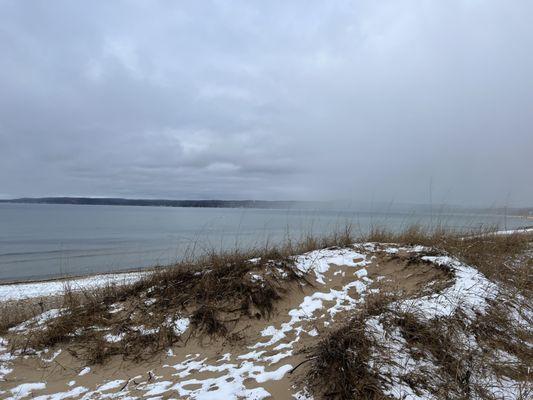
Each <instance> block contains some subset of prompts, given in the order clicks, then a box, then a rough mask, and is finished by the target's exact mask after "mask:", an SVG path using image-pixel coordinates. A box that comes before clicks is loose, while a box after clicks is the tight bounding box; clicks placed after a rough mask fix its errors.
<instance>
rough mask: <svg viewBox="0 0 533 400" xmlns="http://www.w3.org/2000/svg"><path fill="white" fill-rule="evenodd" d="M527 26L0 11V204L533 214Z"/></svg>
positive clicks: (371, 4) (367, 9) (145, 9)
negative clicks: (74, 200)
mask: <svg viewBox="0 0 533 400" xmlns="http://www.w3.org/2000/svg"><path fill="white" fill-rule="evenodd" d="M531 15H533V3H532V2H531V1H526V0H524V1H520V0H517V1H511V2H502V1H496V0H485V1H481V0H450V1H445V2H444V1H443V2H431V1H415V0H412V1H409V0H405V1H404V0H402V1H393V0H385V1H379V2H376V1H367V0H359V1H347V0H344V1H331V2H320V1H294V2H250V1H201V2H200V1H191V2H173V1H122V2H121V1H116V2H107V1H91V2H71V1H54V2H48V1H35V2H21V1H2V2H0V54H1V57H0V88H1V90H0V196H3V197H14V196H46V195H83V196H121V197H146V198H182V199H212V198H219V199H249V198H250V199H301V200H306V199H339V198H342V199H353V200H363V201H366V200H380V201H398V202H427V201H428V200H429V194H430V193H431V196H432V201H434V202H443V203H457V204H479V205H490V204H502V203H509V204H515V205H531V204H533V178H532V171H533V154H532V153H533V51H531V49H533V25H532V24H531V18H530V17H531Z"/></svg>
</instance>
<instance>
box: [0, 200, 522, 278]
mask: <svg viewBox="0 0 533 400" xmlns="http://www.w3.org/2000/svg"><path fill="white" fill-rule="evenodd" d="M347 223H351V224H353V227H354V232H355V233H356V234H357V233H358V232H359V231H360V232H363V233H364V232H367V231H368V229H369V228H370V227H371V226H376V225H378V226H386V227H388V228H389V229H392V230H397V229H402V228H405V227H407V226H410V225H412V224H421V225H434V224H436V223H441V224H444V225H446V226H449V227H453V228H456V229H470V228H476V227H480V226H494V225H498V226H500V227H502V228H503V227H506V228H508V229H512V228H516V227H520V226H524V225H527V221H526V220H524V219H521V218H515V217H507V218H506V217H502V216H480V215H471V214H469V215H464V214H463V215H458V214H456V215H451V214H448V215H446V214H443V213H438V214H437V215H430V214H428V213H422V212H418V213H417V212H410V213H400V212H386V211H385V212H357V211H356V210H353V209H343V210H339V209H335V210H333V209H304V208H302V209H290V210H272V209H231V208H167V207H123V206H71V205H44V204H31V205H30V204H0V281H11V280H27V279H43V278H51V277H59V276H64V275H83V274H91V273H99V272H110V271H119V270H130V269H138V268H145V267H151V266H154V265H168V264H171V263H173V262H175V261H176V260H179V259H182V258H183V257H184V256H186V255H189V256H190V255H192V254H195V255H199V254H201V253H202V252H204V251H207V250H213V249H214V250H224V249H231V248H235V247H239V248H246V247H250V246H264V245H265V244H266V243H272V244H274V243H278V242H280V241H283V240H285V239H287V238H288V237H290V238H291V239H296V240H297V239H299V238H301V237H302V236H303V235H305V234H308V233H313V234H316V235H320V234H325V233H328V232H331V231H332V230H334V229H335V228H336V227H343V226H345V225H346V224H347Z"/></svg>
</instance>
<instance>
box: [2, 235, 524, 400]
mask: <svg viewBox="0 0 533 400" xmlns="http://www.w3.org/2000/svg"><path fill="white" fill-rule="evenodd" d="M367 242H372V243H375V245H371V246H370V247H369V248H372V251H371V252H370V253H369V254H372V256H371V257H370V256H369V257H370V258H369V260H370V261H369V262H371V264H369V265H370V266H369V267H368V268H369V271H370V270H372V271H374V272H372V273H371V275H372V274H374V275H375V276H373V275H372V276H371V277H372V280H373V281H374V283H372V286H371V287H372V288H373V289H372V290H370V291H369V293H368V294H367V295H365V296H364V298H363V297H361V298H360V299H359V300H357V294H355V296H356V297H355V298H356V300H357V301H355V303H353V304H354V306H352V307H345V308H343V311H342V312H341V313H339V314H338V315H339V317H338V318H336V319H335V321H332V322H333V323H332V324H330V322H327V324H326V321H325V322H324V324H323V327H321V326H322V325H321V324H322V322H321V321H322V320H321V318H323V316H322V317H320V316H319V315H316V316H314V317H313V318H315V319H316V321H315V322H313V324H314V325H313V326H316V327H317V328H319V329H318V330H316V329H315V331H317V336H316V337H315V335H312V337H308V338H307V339H305V340H304V339H302V340H301V343H302V345H301V346H300V349H299V350H298V351H297V352H294V353H293V354H292V356H291V357H294V360H295V361H298V363H297V365H296V367H294V368H293V369H292V371H293V372H292V373H291V374H289V375H288V378H283V379H284V380H286V381H287V382H286V385H288V387H291V388H294V390H296V389H298V390H299V391H300V393H305V396H312V397H313V398H314V399H322V398H323V399H360V398H365V399H389V398H401V396H403V395H402V394H401V393H400V394H398V393H395V392H394V387H402V388H404V389H402V390H407V391H409V393H411V395H412V396H421V398H428V397H429V396H433V398H438V399H448V398H453V399H469V398H480V399H491V400H492V399H496V398H501V397H498V395H497V393H499V392H498V390H499V389H498V388H499V386H498V385H501V386H502V388H503V387H504V386H505V385H506V384H507V383H506V382H511V381H512V382H518V385H519V386H520V387H519V388H518V389H517V391H515V392H514V393H518V395H517V396H518V398H523V399H527V398H529V396H531V395H532V394H533V392H532V391H531V384H530V383H531V378H532V377H531V371H530V368H531V366H532V365H533V351H532V350H531V349H532V348H533V346H532V344H533V332H532V329H531V326H532V322H533V321H532V320H531V316H532V315H533V310H532V302H531V299H532V297H531V294H532V293H531V291H532V280H531V266H532V262H533V261H532V260H533V256H532V255H533V234H532V233H509V234H495V233H493V232H491V231H490V230H481V231H480V230H477V231H475V232H469V233H467V234H465V232H454V231H449V230H445V229H423V228H421V227H411V228H409V229H407V230H405V231H403V232H400V233H392V232H388V231H386V230H384V229H378V228H376V229H373V230H372V231H371V232H370V233H369V234H368V235H364V236H360V237H355V236H354V235H353V234H352V230H351V228H350V227H347V228H346V229H343V230H342V232H341V233H336V234H333V235H331V236H329V237H326V238H314V237H311V236H309V237H307V238H305V240H303V241H301V242H298V243H291V242H287V243H286V244H285V245H284V246H278V247H268V246H266V247H265V248H258V249H252V250H249V251H234V252H228V253H224V254H220V253H214V252H213V253H212V254H209V255H208V256H205V257H203V258H201V259H198V260H195V261H189V262H184V263H180V264H178V265H174V266H171V267H168V268H164V269H161V270H159V271H155V272H153V273H150V274H148V275H147V276H146V277H144V278H142V279H140V280H138V281H137V282H135V283H131V284H126V285H113V286H107V287H102V288H99V289H97V290H96V289H95V290H91V291H76V290H73V289H71V288H69V287H66V288H65V292H64V293H62V294H61V296H56V297H54V298H49V299H42V300H41V301H38V302H35V301H34V302H31V301H24V302H18V303H17V302H14V303H13V302H12V303H9V304H3V305H2V306H1V307H3V311H4V312H3V313H2V318H1V326H0V328H1V329H2V332H3V333H2V336H4V337H5V338H7V339H8V342H9V346H10V351H11V352H12V353H13V354H20V355H26V356H30V357H32V356H38V355H39V354H41V352H42V351H48V349H64V350H66V351H67V352H68V354H69V357H71V358H72V359H73V360H78V361H79V362H80V363H81V365H103V366H105V365H107V364H109V365H111V364H113V363H114V362H115V361H113V360H116V359H117V358H119V359H120V360H122V362H133V363H136V364H137V365H139V366H142V365H144V364H145V363H151V362H154V360H157V359H158V358H159V357H161V354H163V353H164V352H165V351H166V350H168V349H174V351H177V350H176V349H179V348H182V349H183V351H187V349H188V348H195V349H202V348H203V346H204V345H206V343H207V344H208V346H214V347H216V348H220V349H226V348H230V349H246V348H247V346H249V344H250V342H249V339H250V337H255V336H254V335H257V332H259V331H261V329H263V328H264V327H266V325H267V324H268V323H274V322H272V321H277V320H278V318H280V316H279V314H280V310H281V309H290V308H291V307H294V304H298V302H301V300H302V299H303V298H304V296H309V295H310V294H312V293H313V292H314V291H316V290H319V289H320V288H315V285H317V283H315V282H314V280H313V279H312V276H310V275H309V274H308V273H307V272H306V271H303V270H302V269H301V268H299V267H298V258H297V257H295V255H298V254H303V253H308V252H312V251H313V250H316V249H326V250H324V251H326V252H327V251H332V252H336V251H337V252H342V251H343V249H355V250H357V251H362V249H363V247H361V245H355V246H354V245H353V244H354V243H367ZM386 243H393V245H386ZM417 245H422V246H424V247H423V248H421V249H418V250H415V249H416V246H417ZM402 246H403V247H402ZM389 249H392V250H394V251H390V250H389ZM398 249H400V251H398ZM401 249H404V250H401ZM450 256H452V257H453V259H454V260H457V261H454V262H457V263H459V262H463V263H464V265H472V266H475V268H476V269H477V270H479V271H480V272H481V273H482V274H483V276H484V277H486V278H488V282H490V283H491V285H493V286H494V287H497V288H498V291H497V293H495V294H494V295H492V296H490V298H489V296H488V297H487V299H486V301H485V302H486V307H485V308H484V310H483V311H472V309H468V308H467V307H465V308H463V307H462V306H461V302H457V299H450V303H454V304H455V305H454V308H453V310H452V311H451V312H449V313H447V314H443V315H440V314H439V315H436V316H432V317H428V315H427V313H425V312H424V309H423V308H422V309H421V308H420V307H417V306H416V304H418V303H417V301H419V300H420V299H421V298H425V297H428V296H429V297H431V296H433V295H437V296H438V295H440V294H442V293H446V290H448V289H450V287H451V286H452V285H453V284H454V281H455V280H457V279H459V278H458V277H456V272H455V270H454V268H452V267H450V266H449V265H450V264H446V263H439V262H437V261H435V260H438V259H439V258H442V259H444V258H449V257H450ZM372 260H373V261H372ZM370 267H372V268H370ZM387 268H389V269H390V271H388V270H387ZM387 271H388V272H387ZM341 272H342V277H344V276H345V271H344V270H342V271H341V270H339V271H337V272H336V273H335V274H331V275H328V279H329V282H331V283H329V284H328V283H327V284H326V286H325V288H328V287H329V286H328V285H331V287H330V289H328V290H331V292H330V293H333V292H335V290H337V288H338V287H340V286H339V284H340V285H342V284H344V285H345V284H346V283H348V285H349V284H350V279H349V278H348V275H346V278H342V279H343V280H342V281H340V280H339V279H340V277H341V275H338V276H337V273H338V274H340V273H341ZM378 275H381V276H378ZM352 279H353V278H352ZM484 279H485V278H484ZM335 282H337V283H335ZM319 286H320V285H319ZM321 290H323V289H321ZM347 293H349V292H346V294H347ZM346 294H345V295H346ZM424 296H425V297H424ZM306 298H307V297H306ZM295 302H297V303H295ZM302 304H303V303H302ZM410 304H413V306H406V305H410ZM287 307H289V308H287ZM57 309H60V310H61V311H60V312H58V313H57V314H55V315H54V316H53V318H50V319H49V320H47V321H45V322H44V323H43V324H42V325H39V326H38V327H37V326H36V327H37V329H27V330H25V331H24V334H18V333H17V329H19V328H20V326H21V325H20V324H21V322H22V323H23V324H22V325H24V324H25V323H24V322H23V321H27V320H28V319H30V318H32V317H38V316H39V314H42V313H43V311H46V310H52V311H54V310H56V311H57ZM332 315H333V314H332ZM185 320H186V321H187V324H188V326H186V327H185V329H182V330H180V329H176V326H177V325H179V324H180V321H181V322H183V321H185ZM517 321H520V323H517ZM285 324H286V322H285ZM282 326H283V324H282ZM30 327H31V326H30ZM20 332H21V331H20ZM254 332H255V333H254ZM298 335H299V334H298ZM290 337H291V336H288V338H290ZM293 339H294V340H296V341H298V340H299V339H300V336H297V337H296V338H293ZM209 343H210V345H209ZM191 346H192V347H191ZM198 346H199V347H198ZM217 346H218V347H217ZM228 346H229V347H228ZM248 348H253V346H252V347H248ZM280 348H281V347H280ZM196 351H198V350H196ZM199 351H200V352H201V351H203V350H199ZM239 351H240V350H239ZM269 351H270V350H269ZM189 352H192V351H189ZM399 352H404V353H405V355H404V356H403V357H404V360H403V361H405V359H408V361H409V362H408V364H409V363H410V364H409V365H411V366H413V365H416V368H410V369H409V368H408V369H407V370H406V371H405V372H401V371H400V372H399V369H398V366H399V363H400V361H399V360H398V359H397V358H395V357H396V355H397V354H398V353H399ZM267 354H268V353H267ZM272 354H273V355H274V356H275V354H276V353H275V352H274V353H272ZM402 354H403V353H402ZM258 361H260V358H259V359H258ZM403 361H402V362H403ZM132 368H133V367H132ZM135 368H137V367H135ZM151 379H152V378H150V380H151ZM391 388H392V389H391ZM291 390H293V389H291ZM0 391H1V390H0ZM402 393H403V392H402ZM495 393H496V395H495ZM502 393H505V392H504V389H502ZM404 394H405V393H404ZM302 396H303V394H302ZM398 396H399V397H398ZM278 397H279V395H278ZM95 398H96V397H95ZM279 398H284V397H279ZM287 398H288V397H287ZM302 398H305V397H302ZM407 398H416V397H409V396H407Z"/></svg>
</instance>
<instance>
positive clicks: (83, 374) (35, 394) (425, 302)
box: [0, 244, 494, 400]
mask: <svg viewBox="0 0 533 400" xmlns="http://www.w3.org/2000/svg"><path fill="white" fill-rule="evenodd" d="M424 250H425V249H424V248H423V247H421V246H415V247H409V248H401V247H396V246H394V245H378V244H363V245H357V246H355V247H354V248H347V249H329V250H328V249H327V250H320V251H315V252H310V253H307V254H305V255H302V256H299V257H298V261H297V262H298V265H299V267H300V268H301V270H305V271H308V273H309V274H310V277H311V282H312V284H313V285H312V286H311V285H301V284H294V286H293V287H292V288H291V290H290V293H289V295H288V296H287V297H286V298H284V299H283V300H281V301H280V302H279V303H277V309H276V312H275V313H274V315H272V316H271V318H270V319H269V320H263V319H260V320H256V319H249V320H245V321H240V322H239V323H238V325H237V326H236V327H235V331H236V332H241V333H242V336H243V339H242V340H239V341H236V342H231V343H230V342H228V341H225V340H222V339H210V338H205V337H203V338H201V339H200V338H197V337H195V336H194V335H191V333H192V332H190V330H191V329H190V327H189V326H188V320H186V319H185V320H183V321H181V323H182V326H181V329H182V330H183V338H184V340H183V342H182V343H181V344H180V345H179V346H175V347H173V348H171V349H168V351H166V352H163V353H161V354H159V355H157V356H156V357H154V358H153V359H151V360H149V361H146V362H143V363H134V362H126V361H124V360H123V359H122V358H121V357H118V356H117V357H114V358H112V359H111V360H109V361H107V362H106V363H105V364H103V365H92V366H87V365H84V364H83V363H81V362H80V361H79V360H78V359H76V358H75V357H73V356H72V355H71V354H70V353H69V351H68V348H67V347H56V348H50V349H48V350H47V351H45V352H40V353H37V354H35V355H34V356H18V355H17V354H12V353H10V351H9V340H10V336H11V337H12V336H13V335H27V334H31V330H32V329H39V327H40V326H42V324H43V323H44V322H45V319H46V318H50V317H53V314H54V312H52V313H48V314H45V315H42V316H41V317H38V318H36V319H35V320H33V321H32V323H30V324H26V325H23V326H19V327H15V328H14V329H12V330H11V332H10V333H9V335H6V336H5V337H4V338H2V339H0V397H1V398H4V399H23V398H36V399H40V400H45V399H49V400H58V399H67V398H68V399H105V398H118V399H137V398H151V399H183V398H191V399H193V398H194V399H238V398H246V399H263V398H274V399H291V398H298V399H307V398H310V396H309V395H308V394H306V393H305V391H304V390H302V389H301V386H300V385H299V380H300V379H301V371H302V370H303V369H304V368H303V367H302V368H300V367H298V366H299V365H300V364H301V363H302V361H304V359H305V354H304V350H305V349H306V348H307V347H308V346H310V345H313V344H314V343H316V342H317V341H318V340H319V339H320V337H321V336H322V335H324V334H326V333H327V332H328V331H329V330H331V329H332V328H334V327H335V326H338V325H339V324H340V323H342V322H343V321H345V320H346V318H348V315H349V314H350V313H351V312H353V310H354V309H355V308H357V307H359V306H361V305H362V304H363V303H364V301H365V297H366V296H368V295H369V294H372V293H377V292H379V291H395V292H397V293H403V294H404V295H405V296H407V297H409V298H411V299H415V300H414V301H412V303H411V304H412V305H414V306H415V307H419V308H420V309H421V310H424V312H426V313H428V314H431V315H433V313H446V312H447V311H446V310H447V309H446V307H449V306H448V305H446V306H444V305H443V304H441V303H439V302H440V301H441V300H440V297H439V296H436V297H435V296H434V295H433V294H434V293H436V292H439V293H447V295H446V296H445V297H446V298H447V301H448V300H449V298H450V295H451V297H457V298H461V299H462V300H463V301H464V300H465V299H466V301H467V302H468V301H470V303H471V306H472V307H482V303H483V301H484V300H483V299H484V298H485V297H486V296H487V295H490V292H491V290H493V289H494V288H492V287H491V286H490V284H488V283H487V282H486V281H485V280H484V279H483V277H482V276H480V275H479V274H478V273H477V272H476V271H474V270H472V269H469V268H468V267H466V266H461V264H460V263H458V262H457V261H456V260H453V259H450V258H448V257H432V256H426V259H425V262H423V263H412V264H410V263H409V262H408V261H407V260H408V259H409V256H410V255H413V254H418V253H420V252H422V251H424ZM444 264H446V265H449V266H450V265H451V266H454V268H456V277H455V278H453V279H452V278H451V277H450V275H449V273H447V272H446V270H445V269H443V268H439V265H444ZM41 293H42V291H41ZM417 302H418V303H417ZM146 318H149V315H147V316H146ZM110 340H113V339H112V338H111V339H110ZM295 367H298V368H296V369H295ZM294 369H295V370H294ZM389 394H390V395H391V397H396V398H402V397H404V398H419V397H416V396H414V397H409V393H408V389H405V390H404V389H402V388H401V387H400V386H397V387H395V386H394V385H393V387H392V388H391V390H390V393H389ZM396 394H398V396H396ZM421 398H423V397H421Z"/></svg>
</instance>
